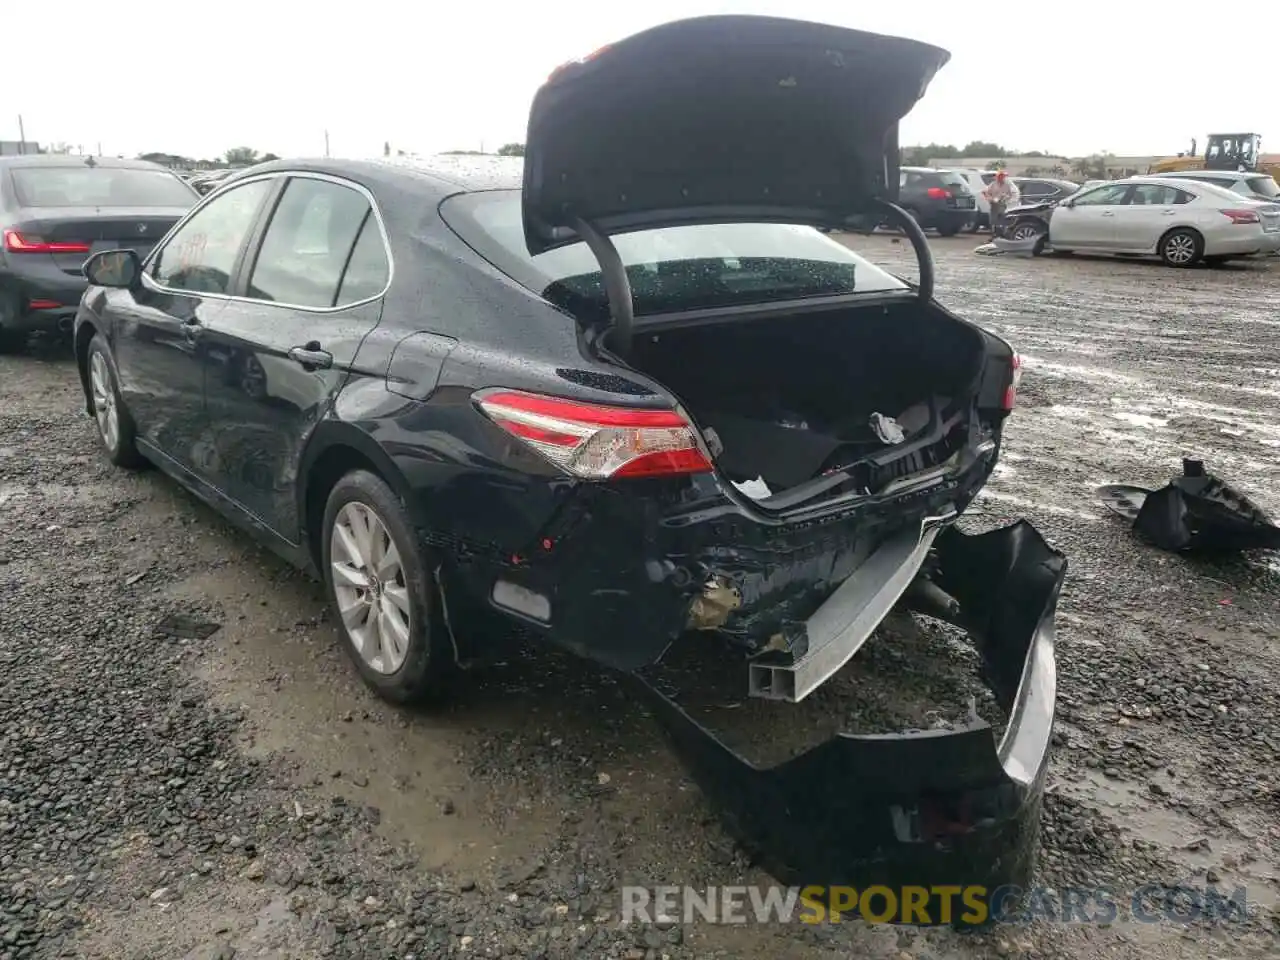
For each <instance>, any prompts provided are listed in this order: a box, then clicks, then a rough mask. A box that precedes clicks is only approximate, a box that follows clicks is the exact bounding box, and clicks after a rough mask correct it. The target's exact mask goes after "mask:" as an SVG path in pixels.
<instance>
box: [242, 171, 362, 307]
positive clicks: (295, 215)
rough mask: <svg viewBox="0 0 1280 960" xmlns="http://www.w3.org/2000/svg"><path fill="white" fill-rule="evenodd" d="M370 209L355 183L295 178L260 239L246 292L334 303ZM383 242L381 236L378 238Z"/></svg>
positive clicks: (304, 303)
mask: <svg viewBox="0 0 1280 960" xmlns="http://www.w3.org/2000/svg"><path fill="white" fill-rule="evenodd" d="M369 212H370V206H369V201H368V199H367V198H366V197H365V195H364V194H363V193H361V192H360V191H359V190H356V189H355V188H354V187H348V186H344V185H342V184H340V183H334V182H333V181H331V180H318V179H315V178H312V177H294V178H292V179H291V180H290V181H289V185H288V186H287V187H285V191H284V195H283V196H282V197H281V198H280V202H279V203H277V204H276V209H275V212H274V213H273V214H272V216H271V223H270V224H269V225H268V226H267V231H266V234H265V235H264V236H263V238H262V246H261V247H260V248H259V250H258V256H257V260H256V261H255V262H254V265H253V272H252V273H251V274H250V276H249V291H248V293H249V296H250V297H253V298H254V299H255V300H270V301H273V302H275V303H282V304H289V305H291V306H298V307H333V306H335V305H336V304H337V298H338V287H339V285H340V284H341V283H342V275H343V271H344V270H345V269H346V267H347V261H348V260H349V259H350V257H351V253H352V250H353V248H354V247H355V243H356V238H357V236H358V235H359V233H360V232H361V228H362V227H363V226H364V223H365V218H366V217H367V216H368V214H369ZM377 240H378V243H379V244H381V242H382V237H381V234H379V235H378V237H377Z"/></svg>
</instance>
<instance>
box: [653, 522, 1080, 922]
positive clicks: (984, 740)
mask: <svg viewBox="0 0 1280 960" xmlns="http://www.w3.org/2000/svg"><path fill="white" fill-rule="evenodd" d="M934 547H935V549H936V551H937V556H938V560H939V565H938V574H937V576H936V577H935V581H936V583H937V585H938V586H939V587H940V588H941V589H943V590H945V591H946V592H947V594H949V595H950V596H952V597H955V598H956V599H957V600H958V601H959V603H960V607H961V613H960V614H959V616H958V618H957V621H958V622H959V623H960V625H962V626H964V627H965V628H966V629H967V630H968V631H969V634H970V636H971V638H972V639H973V641H974V643H975V645H976V646H977V649H978V650H979V652H980V654H981V657H982V662H983V665H984V668H985V669H984V673H985V675H986V678H987V680H988V681H989V683H990V684H991V687H992V689H993V691H994V693H995V695H996V699H997V701H998V702H999V704H1000V706H1001V707H1002V708H1003V709H1004V711H1005V712H1006V713H1007V714H1008V716H1009V723H1008V726H1007V727H1006V729H1005V731H1004V734H1003V736H1001V737H1000V739H999V740H998V741H997V740H996V737H995V732H994V731H993V729H992V728H991V727H990V725H988V724H987V723H986V722H985V721H983V720H981V719H979V718H977V717H974V718H972V720H971V721H970V722H969V723H968V724H967V725H966V726H965V727H964V728H962V729H959V730H955V731H934V730H931V731H918V732H908V733H902V734H889V735H863V736H855V735H851V734H840V735H838V736H836V737H835V738H833V739H831V740H828V741H826V742H824V743H821V744H819V745H818V746H816V747H814V748H813V749H811V750H809V751H808V752H806V753H804V754H801V755H800V756H798V757H795V758H794V759H792V760H789V761H787V762H785V763H782V764H779V765H778V766H775V767H772V768H768V769H761V768H759V767H756V766H754V765H752V764H751V763H749V762H748V761H747V760H745V759H743V758H742V757H741V756H740V755H739V754H737V753H735V752H734V751H733V750H731V749H730V748H729V747H727V746H726V745H725V744H724V743H723V742H722V741H721V740H720V739H718V738H717V737H716V735H715V734H714V733H712V732H711V731H709V730H707V729H706V728H705V727H703V726H701V725H700V724H699V723H698V722H697V721H695V720H694V719H693V718H692V717H690V716H689V715H688V714H687V713H685V712H684V710H682V709H681V708H680V706H679V705H678V704H676V703H675V702H674V701H673V700H671V699H670V698H669V697H667V696H666V695H665V694H663V693H662V692H660V691H659V690H658V689H657V688H656V687H654V686H653V685H652V684H651V683H650V682H649V681H648V680H647V679H645V678H644V677H642V676H640V675H639V674H632V675H631V676H632V677H633V678H634V679H635V681H636V682H637V683H638V685H639V689H640V690H641V691H642V692H643V693H644V694H645V696H646V699H647V700H648V702H649V703H650V705H651V707H652V708H653V709H654V711H655V713H656V715H657V716H658V718H659V720H660V721H661V722H662V724H663V725H664V727H665V728H666V729H667V732H668V733H669V734H670V736H671V738H672V741H673V743H674V746H675V749H676V751H677V753H678V754H679V756H680V757H681V759H682V761H683V762H684V763H685V764H686V766H687V767H688V768H689V770H690V773H691V774H692V775H693V777H694V779H695V780H697V782H698V783H699V785H700V786H701V787H702V789H703V790H704V791H705V792H706V794H707V795H708V797H709V798H710V799H711V801H712V802H713V803H714V804H715V805H716V806H717V807H719V809H720V811H721V813H722V814H723V816H724V819H725V821H726V826H727V827H728V828H729V829H730V830H731V831H732V832H733V833H734V834H735V835H736V836H737V838H738V839H739V841H740V842H741V843H742V844H743V846H744V847H746V848H747V849H748V850H750V851H751V852H753V853H754V854H756V855H757V856H758V858H759V861H760V862H761V864H762V865H763V866H764V867H765V868H766V869H768V870H769V871H770V872H771V873H773V874H774V876H775V877H777V878H778V879H779V880H781V881H782V882H784V883H788V884H792V885H797V886H809V885H818V886H822V887H826V888H831V887H835V886H840V887H854V888H856V889H858V890H863V889H865V888H867V887H868V886H871V885H883V886H886V887H888V888H889V889H890V890H893V891H898V892H899V895H901V891H902V890H903V888H905V887H913V888H921V887H923V888H924V889H925V891H927V892H928V897H929V899H928V901H927V916H926V917H925V918H924V919H922V918H921V917H919V916H917V917H916V918H915V922H930V923H939V922H956V919H955V910H954V907H953V908H952V909H951V910H948V911H947V912H945V913H944V912H943V911H942V909H941V903H942V901H943V900H944V899H945V900H947V901H948V903H949V904H950V903H951V901H952V900H953V899H954V901H955V903H956V904H958V903H959V900H958V896H959V892H958V891H956V890H954V888H956V887H960V888H973V887H980V888H982V890H983V891H985V893H984V894H982V895H983V896H988V895H990V893H991V892H992V891H994V890H995V889H997V888H998V887H1000V886H1003V885H1008V884H1012V885H1020V886H1025V885H1026V884H1027V883H1028V882H1029V881H1030V879H1031V874H1032V871H1033V868H1034V863H1035V855H1036V850H1037V846H1038V839H1039V825H1040V808H1041V803H1042V799H1043V790H1044V779H1045V773H1046V769H1047V765H1048V752H1049V744H1050V737H1051V734H1052V728H1053V717H1054V702H1055V698H1056V691H1057V679H1056V666H1055V662H1054V617H1055V613H1056V609H1057V601H1058V595H1059V592H1060V591H1061V588H1062V583H1063V580H1064V578H1065V576H1066V569H1067V562H1066V558H1065V557H1064V556H1063V555H1062V554H1061V553H1059V552H1057V551H1056V550H1054V549H1052V548H1051V547H1050V546H1049V545H1048V543H1046V542H1045V540H1044V538H1043V537H1041V536H1040V534H1039V533H1038V532H1037V531H1036V530H1035V528H1034V527H1032V526H1031V525H1030V524H1028V523H1026V522H1025V521H1020V522H1018V523H1016V524H1013V525H1012V526H1009V527H1005V528H1003V529H999V530H994V531H991V532H989V533H984V534H978V535H972V536H970V535H966V534H963V533H961V532H960V531H959V530H957V529H955V528H948V529H946V530H944V531H942V532H941V533H940V534H938V535H937V537H936V539H935V540H934ZM779 709H786V708H783V707H780V708H779ZM948 888H950V891H949V890H948ZM968 893H969V895H971V896H972V895H974V893H973V891H972V889H970V890H969V891H968ZM969 922H972V921H969Z"/></svg>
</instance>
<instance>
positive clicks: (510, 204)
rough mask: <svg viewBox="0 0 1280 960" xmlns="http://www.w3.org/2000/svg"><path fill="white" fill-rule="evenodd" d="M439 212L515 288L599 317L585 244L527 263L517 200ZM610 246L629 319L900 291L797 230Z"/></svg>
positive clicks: (649, 233)
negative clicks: (625, 289)
mask: <svg viewBox="0 0 1280 960" xmlns="http://www.w3.org/2000/svg"><path fill="white" fill-rule="evenodd" d="M440 212H441V214H442V215H443V216H444V218H445V221H446V222H447V223H448V224H449V226H451V227H452V228H453V229H454V230H455V231H456V232H457V233H458V235H459V236H461V237H462V239H463V240H465V241H466V242H467V243H468V244H469V245H470V246H471V247H473V248H474V249H475V250H476V252H478V253H479V254H480V255H481V256H483V257H484V258H485V259H487V260H489V261H490V262H491V263H492V264H493V265H494V266H496V267H497V268H498V269H499V270H501V271H502V272H503V273H505V274H507V275H508V276H510V277H511V278H512V279H514V280H515V281H516V282H518V283H520V284H521V285H523V286H525V287H527V288H528V289H530V290H533V291H534V292H535V293H537V294H539V295H540V296H543V297H545V298H546V299H548V300H550V301H551V302H552V303H555V304H557V305H558V306H561V307H564V308H565V309H567V310H569V311H570V312H571V313H573V314H575V315H577V316H582V315H583V314H584V312H585V313H596V312H599V311H602V310H603V309H604V308H605V306H606V299H605V292H604V284H603V281H602V280H601V277H600V271H599V269H598V267H597V265H596V259H595V257H594V256H593V255H592V253H591V251H590V250H589V249H588V248H587V246H586V245H585V244H583V243H574V244H571V245H569V246H567V247H561V248H559V249H556V250H550V251H548V252H547V253H542V254H539V255H538V256H536V257H531V256H530V255H529V251H528V248H527V247H526V246H525V238H524V225H523V221H522V219H521V213H520V193H519V191H516V190H493V191H483V192H478V193H467V194H461V195H459V196H455V197H452V198H451V199H449V200H447V201H445V203H444V205H443V206H442V207H441V210H440ZM613 242H614V245H615V246H616V247H617V248H618V254H619V255H620V256H621V257H622V262H623V263H624V264H625V265H626V267H627V276H628V278H629V279H630V281H631V295H632V300H633V302H634V306H635V312H636V315H637V316H644V315H646V314H650V315H651V314H657V313H671V312H677V311H680V310H694V309H699V308H704V307H720V306H728V305H733V304H745V303H768V302H772V301H779V300H799V299H803V298H805V297H822V296H834V295H838V294H846V293H855V292H856V293H869V292H872V293H873V292H883V291H886V290H902V289H905V288H906V284H904V283H903V282H902V281H901V280H899V279H897V278H896V277H894V276H892V275H891V274H889V273H886V272H885V271H884V270H881V269H880V268H879V267H876V266H874V265H873V264H871V263H870V262H868V261H867V260H864V259H863V258H862V257H860V256H858V255H857V254H856V253H854V252H853V251H852V250H850V249H849V248H848V247H846V246H845V245H844V244H842V243H839V242H837V241H835V240H832V239H831V238H830V237H827V236H825V235H823V234H822V233H820V232H819V231H817V230H815V229H814V228H813V227H808V226H802V225H793V224H773V223H726V224H697V225H694V226H681V227H666V228H664V229H660V230H640V231H636V232H634V233H625V234H619V235H617V236H615V237H614V238H613Z"/></svg>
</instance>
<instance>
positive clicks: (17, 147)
mask: <svg viewBox="0 0 1280 960" xmlns="http://www.w3.org/2000/svg"><path fill="white" fill-rule="evenodd" d="M39 152H40V144H38V143H36V142H35V141H34V140H0V157H14V156H17V155H19V154H23V153H39Z"/></svg>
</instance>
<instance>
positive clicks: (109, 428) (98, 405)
mask: <svg viewBox="0 0 1280 960" xmlns="http://www.w3.org/2000/svg"><path fill="white" fill-rule="evenodd" d="M89 388H90V390H91V392H92V393H93V414H94V417H95V419H97V421H98V433H100V434H101V435H102V442H103V443H104V444H106V447H107V449H108V450H110V451H112V452H114V451H115V449H116V445H117V444H118V443H119V442H120V411H119V409H118V408H117V407H116V392H115V387H114V385H113V384H112V382H111V368H110V367H108V366H107V358H106V357H104V356H103V355H102V354H101V353H94V355H93V359H92V360H90V361H89Z"/></svg>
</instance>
